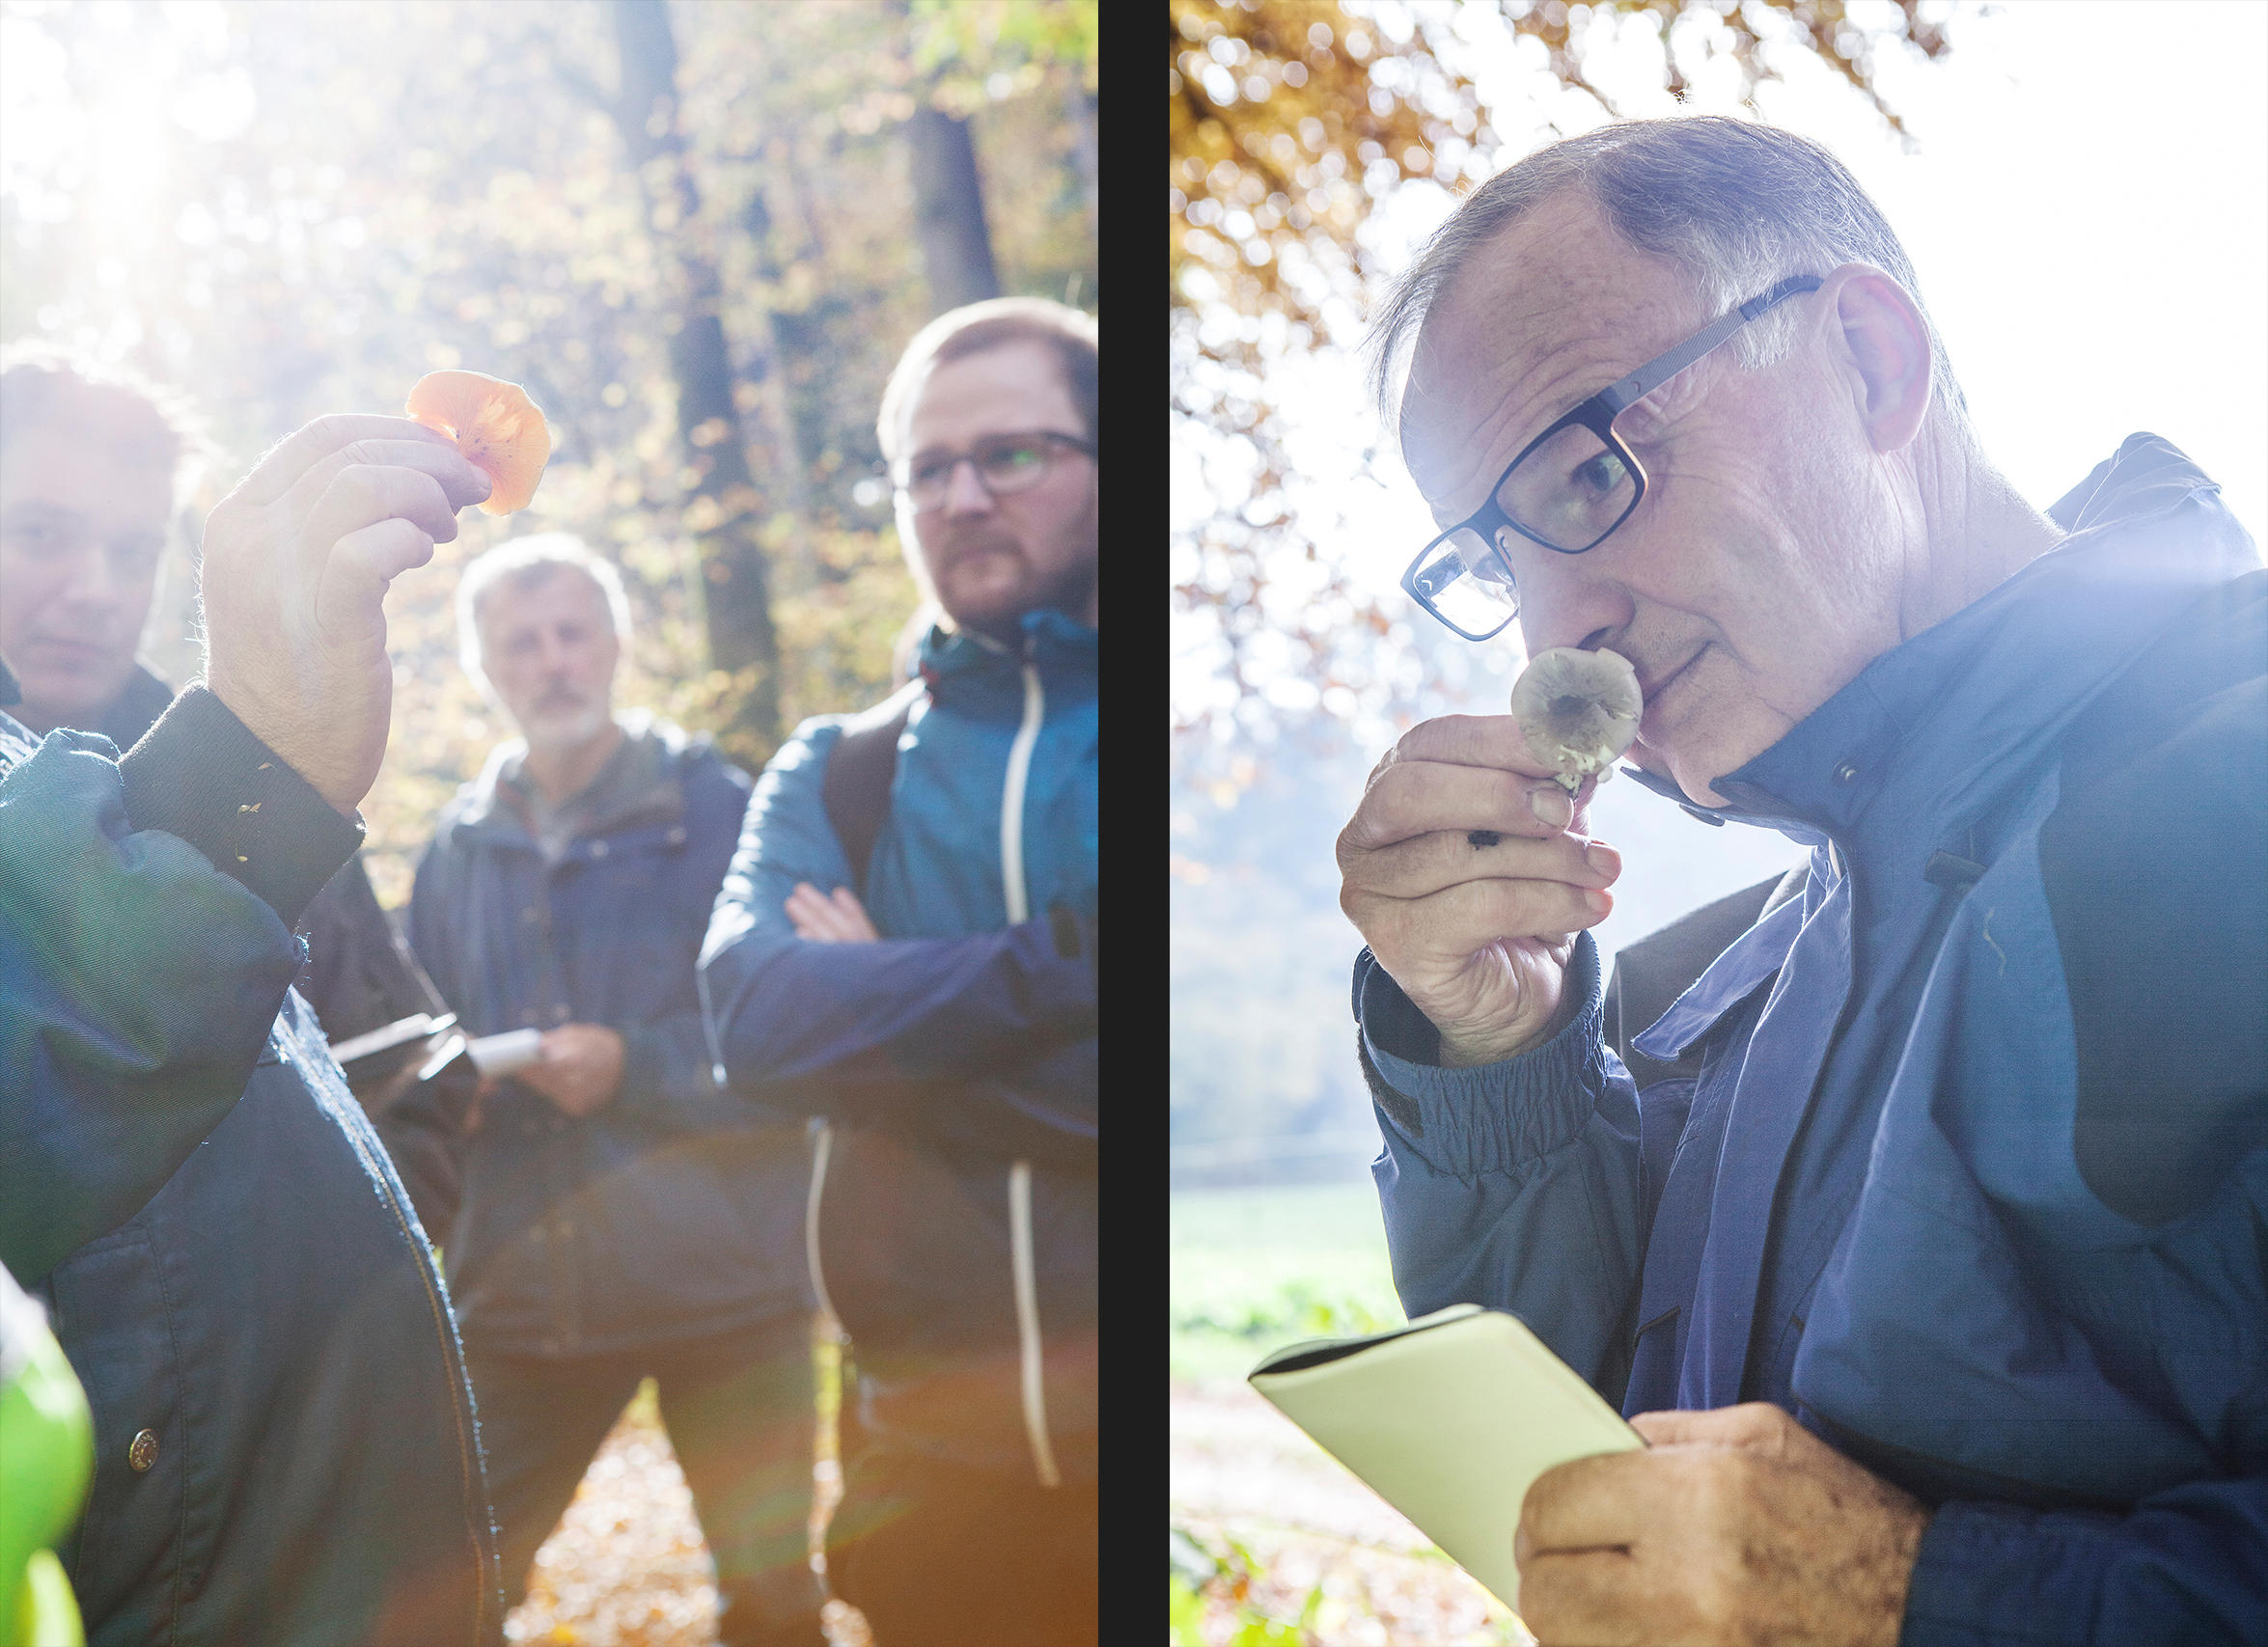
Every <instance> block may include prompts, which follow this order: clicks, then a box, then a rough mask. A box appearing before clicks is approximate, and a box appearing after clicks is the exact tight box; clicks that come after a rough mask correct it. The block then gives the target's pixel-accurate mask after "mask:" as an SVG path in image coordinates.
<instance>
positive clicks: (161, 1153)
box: [0, 693, 360, 1282]
mask: <svg viewBox="0 0 2268 1647" xmlns="http://www.w3.org/2000/svg"><path fill="white" fill-rule="evenodd" d="M189 696H190V695H184V698H185V699H187V698H188V697H189ZM195 696H196V697H197V698H198V699H200V700H202V701H200V702H195V703H190V704H188V705H187V712H186V713H184V712H183V710H184V704H183V703H180V702H177V704H176V705H175V707H174V709H173V710H171V711H169V712H168V714H167V716H166V717H165V718H164V719H163V720H161V721H160V722H159V724H158V726H157V727H154V728H152V731H151V732H150V733H149V735H148V736H146V737H145V738H144V739H143V740H142V741H141V742H140V743H139V744H137V745H136V746H135V749H134V751H133V752H132V753H131V754H130V755H128V756H127V757H126V760H125V761H124V762H123V763H122V762H121V761H120V760H119V759H117V758H116V757H115V756H114V755H113V746H112V745H111V744H110V742H109V741H108V740H107V739H104V738H100V737H97V736H92V735H88V734H82V733H74V732H57V733H54V734H52V735H50V736H49V737H48V738H47V740H46V741H45V742H44V743H43V744H42V745H41V747H40V749H39V750H38V751H37V752H36V753H35V754H33V755H30V756H29V757H28V758H26V759H24V760H23V761H22V762H21V763H20V764H18V765H16V766H14V768H13V769H12V770H11V771H10V772H9V773H8V775H7V777H6V778H5V779H4V780H0V1262H5V1263H6V1265H7V1266H8V1268H9V1269H11V1270H12V1271H14V1273H15V1275H16V1276H18V1277H19V1278H21V1279H23V1280H25V1281H27V1282H30V1281H35V1280H37V1279H39V1278H40V1277H41V1276H44V1275H45V1274H46V1273H47V1271H48V1270H50V1269H52V1268H53V1267H54V1265H55V1264H56V1263H57V1262H58V1261H60V1260H61V1259H62V1258H63V1257H64V1256H65V1255H66V1254H67V1253H69V1252H70V1251H71V1250H73V1249H76V1248H77V1247H79V1246H82V1245H83V1244H84V1243H86V1242H87V1241H89V1240H91V1239H93V1238H94V1237H95V1236H97V1235H99V1234H101V1233H103V1232H104V1231H106V1230H109V1229H112V1228H115V1227H117V1225H119V1224H120V1223H123V1222H125V1221H126V1220H127V1219H129V1218H131V1217H133V1215H134V1214H135V1213H136V1212H138V1211H139V1210H140V1209H141V1207H142V1206H143V1205H144V1203H146V1202H147V1201H148V1200H149V1198H150V1196H151V1195H152V1194H155V1193H156V1192H157V1190H158V1189H159V1188H161V1187H162V1186H163V1185H164V1183H165V1181H166V1180H167V1179H168V1178H170V1177H172V1176H173V1174H174V1172H175V1170H176V1169H177V1168H178V1167H180V1164H181V1162H182V1161H183V1160H185V1159H186V1158H187V1156H188V1153H189V1151H190V1150H192V1149H194V1148H195V1147H196V1146H197V1144H198V1143H199V1142H200V1141H201V1140H202V1139H204V1138H205V1137H206V1136H207V1134H209V1133H210V1132H211V1131H212V1129H213V1128H214V1127H215V1126H216V1125H218V1124H219V1122H220V1120H221V1119H222V1117H223V1116H225V1115H226V1114H227V1113H228V1112H229V1111H230V1109H231V1108H232V1107H234V1105H235V1101H236V1099H237V1098H238V1096H239V1095H241V1093H242V1092H243V1089H244V1084H245V1082H246V1080H247V1079H249V1077H250V1075H251V1072H252V1068H253V1065H254V1064H255V1063H256V1062H257V1061H258V1059H259V1057H260V1055H261V1050H262V1048H263V1046H264V1045H265V1044H266V1041H267V1037H268V1032H269V1029H270V1027H271V1026H272V1025H273V1024H274V1022H275V1017H276V1009H277V1008H278V1006H279V1005H281V1004H282V1002H283V998H284V993H285V991H286V989H287V988H288V987H289V986H290V981H291V975H292V974H293V972H294V971H296V969H297V967H298V964H299V960H300V953H299V947H298V945H297V944H296V943H295V942H294V941H293V940H292V938H291V934H290V924H289V922H290V919H291V918H293V917H295V916H296V915H297V914H298V912H299V909H300V908H301V907H303V906H304V903H305V901H306V899H307V898H308V897H309V896H312V895H313V893H314V891H315V889H316V888H317V887H318V886H320V885H321V884H322V882H323V880H324V879H326V878H327V877H328V876H329V875H330V873H331V872H332V871H333V870H335V869H336V868H337V867H338V866H339V864H340V863H341V862H343V861H344V859H345V858H346V854H347V853H348V852H350V851H351V850H352V849H353V841H354V838H357V837H359V835H360V829H359V826H358V825H355V824H353V823H350V822H349V821H348V820H346V819H344V818H342V817H340V815H339V814H338V813H337V812H336V811H335V810H332V809H331V808H330V807H329V806H328V805H327V804H326V803H324V802H323V801H322V799H321V797H320V796H319V795H317V794H316V793H315V791H314V790H313V789H312V788H310V787H309V786H308V785H307V784H306V782H305V781H304V780H302V779H300V778H299V777H298V775H297V774H296V773H293V772H291V771H290V769H289V768H288V767H284V766H283V765H282V764H281V763H280V762H278V761H276V760H275V758H274V756H273V753H272V752H270V751H267V750H266V749H265V747H264V746H263V745H261V744H260V742H259V740H258V739H256V738H253V737H252V735H251V733H250V732H248V731H246V730H245V729H244V727H243V725H242V723H240V722H238V721H237V720H236V719H235V716H233V715H231V714H229V712H228V711H227V709H226V708H225V707H223V706H222V705H221V704H220V702H219V700H217V699H214V698H212V697H211V695H210V694H208V693H204V694H196V695H195ZM253 797H257V799H254V798H253ZM255 806H257V807H258V808H259V810H258V811H257V812H255V811H254V810H252V809H253V808H254V807H255ZM326 860H327V861H326ZM222 865H225V866H226V869H227V872H223V871H222V868H221V867H218V866H222Z"/></svg>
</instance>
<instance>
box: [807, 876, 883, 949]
mask: <svg viewBox="0 0 2268 1647" xmlns="http://www.w3.org/2000/svg"><path fill="white" fill-rule="evenodd" d="M787 910H788V920H791V921H793V922H794V923H795V936H796V937H798V938H808V939H809V940H811V942H813V943H815V944H871V943H873V942H874V941H875V940H876V939H878V938H880V937H881V936H882V935H881V934H880V933H879V932H876V931H875V930H874V923H873V922H872V921H871V920H868V919H867V909H866V905H864V904H862V903H860V902H859V901H858V894H857V893H855V892H852V891H851V890H850V889H849V888H848V887H837V888H836V889H835V891H834V894H833V895H832V896H830V895H829V894H827V893H825V892H820V891H819V890H818V888H816V887H815V886H813V885H812V884H811V883H810V882H809V881H798V882H796V883H795V890H794V891H793V892H789V893H788V903H787Z"/></svg>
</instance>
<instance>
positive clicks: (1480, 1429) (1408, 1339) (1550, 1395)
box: [1250, 1304, 1646, 1612]
mask: <svg viewBox="0 0 2268 1647" xmlns="http://www.w3.org/2000/svg"><path fill="white" fill-rule="evenodd" d="M1250 1376H1251V1381H1252V1386H1253V1387H1254V1388H1255V1389H1257V1390H1258V1391H1259V1392H1260V1393H1261V1394H1262V1395H1264V1396H1266V1397H1267V1398H1268V1399H1269V1400H1270V1401H1272V1402H1274V1403H1275V1404H1276V1405H1277V1406H1278V1407H1279V1408H1281V1409H1283V1411H1284V1413H1285V1414H1286V1416H1288V1417H1289V1418H1290V1419H1291V1421H1292V1422H1293V1423H1295V1424H1297V1425H1298V1426H1299V1427H1300V1428H1301V1429H1303V1430H1305V1431H1306V1432H1307V1433H1308V1434H1309V1435H1311V1436H1313V1437H1314V1439H1315V1440H1316V1441H1319V1442H1321V1443H1322V1446H1323V1450H1324V1451H1326V1452H1328V1453H1329V1454H1331V1456H1332V1457H1334V1458H1336V1459H1337V1460H1339V1462H1340V1463H1341V1464H1343V1465H1345V1466H1346V1468H1347V1469H1351V1470H1353V1471H1354V1472H1355V1473H1356V1474H1357V1475H1359V1476H1361V1477H1362V1478H1363V1479H1364V1480H1365V1481H1367V1482H1369V1484H1370V1485H1371V1486H1372V1487H1373V1488H1375V1489H1376V1490H1377V1492H1378V1494H1379V1496H1381V1497H1383V1498H1384V1499H1385V1500H1386V1501H1387V1502H1388V1503H1390V1504H1392V1505H1393V1506H1394V1507H1395V1508H1396V1509H1397V1510H1399V1511H1400V1512H1401V1513H1402V1514H1403V1515H1405V1516H1407V1517H1409V1519H1410V1520H1411V1521H1412V1522H1414V1523H1417V1525H1418V1527H1419V1529H1420V1530H1421V1531H1423V1532H1424V1534H1425V1536H1426V1537H1427V1538H1430V1539H1431V1540H1432V1541H1433V1542H1434V1543H1435V1544H1437V1545H1439V1546H1440V1547H1441V1548H1442V1549H1443V1550H1444V1551H1447V1552H1448V1553H1449V1556H1450V1558H1451V1559H1452V1560H1453V1561H1454V1562H1455V1563H1456V1564H1457V1565H1458V1566H1460V1567H1462V1568H1463V1569H1464V1570H1465V1571H1466V1572H1468V1573H1470V1574H1472V1575H1473V1577H1474V1578H1478V1579H1479V1580H1480V1582H1481V1584H1482V1585H1483V1586H1485V1587H1486V1589H1487V1590H1488V1592H1489V1593H1490V1594H1491V1595H1493V1596H1495V1597H1496V1598H1497V1599H1498V1600H1499V1601H1501V1602H1503V1603H1504V1605H1505V1606H1507V1607H1510V1608H1511V1609H1512V1610H1513V1611H1515V1612H1517V1611H1518V1610H1519V1606H1520V1574H1519V1569H1518V1568H1517V1567H1515V1566H1514V1565H1513V1563H1512V1535H1513V1534H1514V1533H1515V1532H1517V1531H1518V1530H1519V1525H1520V1500H1521V1499H1523V1498H1524V1497H1526V1496H1528V1488H1529V1484H1530V1483H1532V1482H1533V1481H1535V1478H1536V1477H1537V1476H1538V1475H1541V1474H1542V1473H1543V1472H1544V1471H1545V1470H1547V1469H1551V1468H1552V1467H1553V1466H1555V1465H1561V1464H1564V1463H1566V1462H1567V1461H1568V1460H1569V1459H1577V1458H1588V1457H1590V1455H1591V1454H1593V1453H1602V1452H1620V1451H1623V1450H1625V1449H1627V1448H1630V1447H1638V1446H1644V1445H1645V1444H1646V1442H1645V1441H1643V1440H1642V1439H1640V1437H1639V1434H1638V1432H1637V1431H1636V1430H1633V1429H1632V1428H1631V1427H1630V1426H1629V1425H1628V1424H1625V1423H1624V1422H1623V1421H1622V1417H1621V1414H1618V1413H1617V1412H1616V1411H1615V1410H1614V1409H1613V1408H1612V1407H1609V1406H1608V1405H1607V1404H1606V1403H1605V1402H1604V1401H1602V1400H1601V1399H1600V1398H1599V1396H1598V1392H1597V1391H1595V1390H1593V1389H1592V1388H1591V1387H1590V1386H1589V1385H1587V1384H1585V1383H1584V1382H1583V1380H1582V1378H1581V1377H1580V1376H1579V1375H1578V1374H1577V1373H1576V1371H1575V1369H1574V1368H1573V1367H1570V1366H1569V1365H1567V1363H1566V1362H1565V1361H1563V1360H1561V1359H1559V1357H1557V1356H1555V1355H1553V1354H1552V1353H1551V1351H1549V1350H1548V1349H1546V1348H1544V1344H1543V1340H1542V1339H1540V1338H1538V1337H1536V1335H1535V1333H1533V1332H1531V1331H1528V1329H1527V1327H1526V1326H1524V1325H1523V1324H1522V1323H1521V1321H1520V1319H1519V1317H1517V1316H1514V1315H1507V1314H1506V1313H1505V1312H1504V1311H1503V1310H1501V1309H1482V1308H1481V1307H1480V1305H1479V1304H1455V1305H1452V1307H1450V1308H1448V1309H1441V1310H1435V1311H1434V1312H1433V1313H1432V1314H1431V1315H1424V1316H1420V1317H1419V1318H1418V1319H1417V1320H1415V1321H1413V1322H1411V1323H1410V1324H1409V1325H1408V1326H1406V1327H1399V1328H1396V1329H1395V1330H1394V1331H1391V1332H1380V1333H1375V1334H1373V1335H1372V1336H1370V1337H1368V1338H1331V1339H1317V1340H1314V1341H1311V1342H1309V1343H1305V1344H1293V1345H1291V1346H1290V1347H1288V1348H1286V1349H1282V1350H1278V1351H1277V1352H1276V1353H1275V1354H1274V1355H1272V1356H1270V1357H1269V1358H1268V1359H1266V1360H1264V1361H1262V1362H1261V1363H1260V1364H1259V1365H1258V1366H1257V1367H1255V1368H1254V1369H1253V1370H1252V1373H1251V1375H1250Z"/></svg>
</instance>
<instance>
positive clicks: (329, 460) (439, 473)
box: [287, 425, 494, 513]
mask: <svg viewBox="0 0 2268 1647" xmlns="http://www.w3.org/2000/svg"><path fill="white" fill-rule="evenodd" d="M419 426H420V427H423V425H419ZM428 432H430V431H428ZM349 469H415V470H417V471H419V472H420V473H422V474H427V475H430V476H431V477H432V478H433V479H434V480H436V481H438V482H439V483H440V486H441V490H442V493H443V495H444V496H445V497H447V499H448V500H449V507H450V508H453V509H462V508H471V507H472V506H473V505H475V504H477V503H480V502H482V501H483V500H484V499H485V498H486V497H487V496H488V494H489V492H490V491H491V490H493V489H494V488H493V486H492V484H491V482H490V481H489V480H488V477H487V476H486V475H485V474H484V473H483V472H482V471H481V470H479V469H477V468H475V467H474V466H473V464H472V463H471V462H470V461H468V460H467V459H466V457H465V455H464V453H461V452H459V451H457V450H456V447H455V446H454V445H452V444H450V443H449V442H448V441H433V440H352V441H348V442H347V443H346V445H345V446H342V447H340V448H339V449H338V450H337V451H336V452H330V453H324V454H323V455H322V456H321V457H318V458H317V459H316V461H315V462H313V463H311V464H309V465H308V467H307V470H306V472H305V473H304V474H302V475H301V476H300V477H299V479H298V480H295V481H293V482H292V484H291V487H290V493H289V495H288V500H287V501H288V502H290V504H292V505H293V506H295V507H296V508H298V509H300V510H301V511H302V512H304V513H311V512H313V510H314V509H315V508H316V507H317V506H318V504H319V503H320V501H321V499H322V496H323V494H324V493H325V492H327V491H328V490H329V489H330V487H331V483H332V482H333V481H334V480H337V479H338V478H339V476H340V475H342V474H343V473H345V472H346V470H349Z"/></svg>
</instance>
